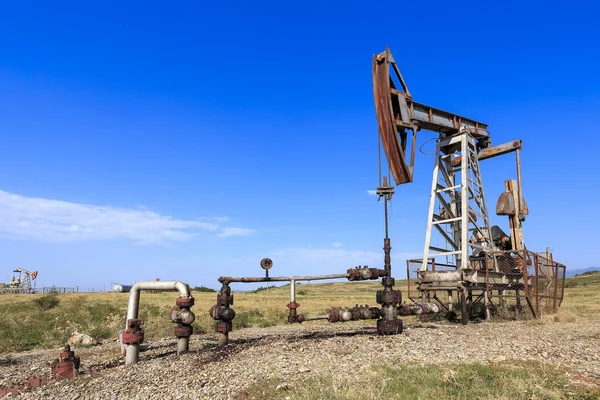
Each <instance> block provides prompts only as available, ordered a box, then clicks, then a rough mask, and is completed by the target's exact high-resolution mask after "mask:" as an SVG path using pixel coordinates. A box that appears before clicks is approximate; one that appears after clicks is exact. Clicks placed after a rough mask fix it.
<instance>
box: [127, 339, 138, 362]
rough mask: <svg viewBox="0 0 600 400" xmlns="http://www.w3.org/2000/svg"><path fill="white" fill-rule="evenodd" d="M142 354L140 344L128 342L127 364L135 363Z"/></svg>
mask: <svg viewBox="0 0 600 400" xmlns="http://www.w3.org/2000/svg"><path fill="white" fill-rule="evenodd" d="M139 356H140V345H139V344H128V345H127V347H126V348H125V365H129V364H135V363H137V362H138V359H139Z"/></svg>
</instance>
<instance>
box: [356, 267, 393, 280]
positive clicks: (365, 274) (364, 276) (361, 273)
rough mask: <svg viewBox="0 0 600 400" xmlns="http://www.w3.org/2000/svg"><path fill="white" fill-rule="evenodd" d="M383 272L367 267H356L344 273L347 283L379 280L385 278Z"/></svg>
mask: <svg viewBox="0 0 600 400" xmlns="http://www.w3.org/2000/svg"><path fill="white" fill-rule="evenodd" d="M385 274H386V272H385V270H382V269H379V268H369V266H367V265H365V266H362V267H361V266H358V267H356V268H350V269H348V271H346V275H347V276H348V280H349V281H366V280H371V279H379V278H380V277H383V276H385Z"/></svg>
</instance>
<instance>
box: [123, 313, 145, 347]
mask: <svg viewBox="0 0 600 400" xmlns="http://www.w3.org/2000/svg"><path fill="white" fill-rule="evenodd" d="M143 341H144V330H143V329H142V321H140V320H139V319H128V320H127V329H126V330H125V331H124V332H123V334H122V336H121V343H123V344H140V343H142V342H143Z"/></svg>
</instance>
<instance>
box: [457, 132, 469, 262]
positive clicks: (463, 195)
mask: <svg viewBox="0 0 600 400" xmlns="http://www.w3.org/2000/svg"><path fill="white" fill-rule="evenodd" d="M470 139H471V137H470V136H469V135H468V134H467V133H463V134H462V135H461V151H460V152H461V155H462V159H461V162H460V164H461V166H460V200H461V201H460V217H461V221H460V265H458V264H457V269H464V268H468V266H469V265H468V263H469V189H468V185H469V142H470Z"/></svg>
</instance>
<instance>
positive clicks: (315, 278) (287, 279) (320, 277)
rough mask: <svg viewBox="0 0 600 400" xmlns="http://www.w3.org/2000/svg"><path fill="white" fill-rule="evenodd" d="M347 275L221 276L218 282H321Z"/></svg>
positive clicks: (346, 276) (342, 277) (343, 277)
mask: <svg viewBox="0 0 600 400" xmlns="http://www.w3.org/2000/svg"><path fill="white" fill-rule="evenodd" d="M345 278H348V275H347V274H329V275H309V276H273V277H231V276H222V277H220V278H219V282H220V283H222V284H227V285H228V284H230V283H236V282H237V283H258V282H291V281H292V280H295V281H323V280H328V279H345Z"/></svg>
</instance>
